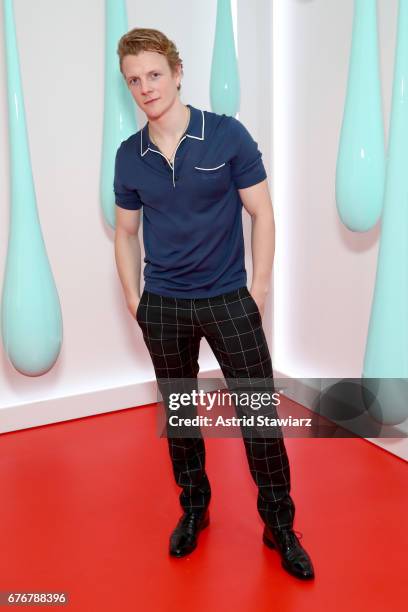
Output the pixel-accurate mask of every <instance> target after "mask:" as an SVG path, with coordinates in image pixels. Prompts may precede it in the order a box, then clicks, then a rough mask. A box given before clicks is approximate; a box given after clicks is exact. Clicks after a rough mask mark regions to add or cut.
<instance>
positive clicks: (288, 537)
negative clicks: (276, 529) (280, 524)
mask: <svg viewBox="0 0 408 612" xmlns="http://www.w3.org/2000/svg"><path fill="white" fill-rule="evenodd" d="M284 534H285V546H287V547H288V548H292V546H293V545H297V544H298V543H299V540H301V539H302V538H303V533H302V532H301V531H296V530H295V529H288V530H285V532H284Z"/></svg>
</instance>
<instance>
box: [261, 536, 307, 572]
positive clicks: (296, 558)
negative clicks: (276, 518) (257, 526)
mask: <svg viewBox="0 0 408 612" xmlns="http://www.w3.org/2000/svg"><path fill="white" fill-rule="evenodd" d="M300 535H301V534H300ZM262 539H263V541H264V543H265V544H266V545H267V546H269V548H276V549H277V550H278V552H279V554H280V555H281V557H282V567H283V568H284V569H285V570H286V571H288V572H289V573H290V574H292V575H293V576H296V578H303V579H305V580H306V579H310V578H314V569H313V565H312V561H311V559H310V557H309V555H308V554H307V552H306V551H305V549H304V548H303V547H302V545H301V544H300V542H299V539H298V537H297V535H296V534H295V532H294V531H293V529H290V528H282V529H277V528H270V527H268V526H267V525H266V526H265V529H264V532H263V538H262Z"/></svg>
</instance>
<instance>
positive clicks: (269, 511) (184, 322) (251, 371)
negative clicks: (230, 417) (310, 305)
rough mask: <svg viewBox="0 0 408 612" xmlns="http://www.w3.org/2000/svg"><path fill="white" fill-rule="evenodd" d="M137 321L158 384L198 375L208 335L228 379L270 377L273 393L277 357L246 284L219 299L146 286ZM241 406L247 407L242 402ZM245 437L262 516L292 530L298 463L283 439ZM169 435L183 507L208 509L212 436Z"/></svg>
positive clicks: (170, 449)
mask: <svg viewBox="0 0 408 612" xmlns="http://www.w3.org/2000/svg"><path fill="white" fill-rule="evenodd" d="M136 319H137V322H138V324H139V326H140V328H141V330H142V333H143V338H144V341H145V344H146V346H147V349H148V351H149V354H150V357H151V359H152V362H153V366H154V370H155V375H156V378H157V380H158V382H159V380H160V379H161V380H163V379H166V380H167V379H172V378H177V379H195V380H197V374H198V372H199V369H200V368H199V364H198V355H199V348H200V341H201V338H202V337H205V338H206V339H207V342H208V344H209V345H210V347H211V349H212V351H213V352H214V355H215V357H216V358H217V361H218V363H219V365H220V367H221V370H222V373H223V375H224V378H225V380H226V381H227V380H228V379H239V380H241V379H250V380H253V381H256V380H264V379H268V380H269V381H270V383H271V386H272V392H273V372H272V361H271V357H270V353H269V348H268V345H267V341H266V337H265V334H264V331H263V327H262V319H261V315H260V313H259V309H258V307H257V304H256V302H255V300H254V299H253V298H252V296H251V294H250V292H249V291H248V289H247V287H246V286H244V287H240V288H239V289H236V290H234V291H231V292H229V293H225V294H222V295H217V296H215V297H211V298H191V299H190V298H189V299H186V298H177V297H167V296H161V295H157V294H155V293H151V292H149V291H146V290H145V291H143V293H142V296H141V299H140V302H139V306H138V309H137V312H136ZM249 384H250V383H249ZM159 389H160V391H161V393H162V395H163V398H164V394H163V391H164V393H165V392H166V391H165V390H162V388H161V386H160V384H159ZM273 409H274V410H275V412H274V416H275V417H277V416H278V415H277V412H276V408H275V407H273ZM236 410H237V412H240V411H239V408H238V405H237V406H236ZM269 410H271V406H269ZM247 414H248V413H247ZM237 416H241V414H238V415H237ZM242 436H243V440H244V444H245V450H246V455H247V459H248V464H249V469H250V472H251V475H252V478H253V479H254V481H255V484H256V485H257V487H258V501H257V507H258V511H259V514H260V516H261V518H262V520H263V521H264V522H265V523H266V524H267V525H269V526H271V527H283V526H289V527H292V526H293V520H294V514H295V505H294V502H293V500H292V498H291V496H290V468H289V460H288V456H287V453H286V448H285V444H284V440H283V436H282V435H280V436H276V437H262V436H259V435H257V436H255V435H251V433H250V432H248V428H247V429H246V430H245V432H244V430H242ZM167 440H168V445H169V451H170V457H171V461H172V465H173V472H174V476H175V479H176V483H177V484H178V485H179V486H180V487H181V489H182V491H181V494H180V503H181V506H182V508H183V509H184V510H190V509H196V510H200V509H204V508H206V506H207V505H208V504H209V501H210V497H211V487H210V483H209V480H208V477H207V474H206V471H205V445H204V439H203V438H202V437H201V436H199V437H185V438H184V437H181V438H177V437H176V438H175V437H167Z"/></svg>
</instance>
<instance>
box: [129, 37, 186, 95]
mask: <svg viewBox="0 0 408 612" xmlns="http://www.w3.org/2000/svg"><path fill="white" fill-rule="evenodd" d="M141 51H155V52H156V53H161V55H164V56H165V57H166V59H167V63H168V65H169V67H170V70H171V72H172V74H174V73H175V71H176V68H177V66H181V73H182V74H183V62H182V60H181V58H180V57H179V53H178V51H177V47H176V45H175V44H174V43H173V41H171V40H169V39H168V38H167V36H166V35H165V34H163V32H160V30H154V29H151V28H133V30H130V31H129V32H127V33H126V34H124V35H123V36H122V38H121V39H120V40H119V43H118V49H117V53H118V55H119V66H120V71H121V72H122V74H123V71H122V62H123V58H124V57H125V55H138V54H139V53H140V52H141ZM177 89H181V85H179V86H178V88H177Z"/></svg>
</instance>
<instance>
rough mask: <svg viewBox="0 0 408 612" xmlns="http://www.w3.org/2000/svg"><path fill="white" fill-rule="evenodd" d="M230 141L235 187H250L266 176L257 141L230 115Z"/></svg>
mask: <svg viewBox="0 0 408 612" xmlns="http://www.w3.org/2000/svg"><path fill="white" fill-rule="evenodd" d="M231 120H232V121H231V128H230V129H231V135H230V138H231V142H232V144H233V157H232V159H231V173H232V179H233V181H234V183H235V186H236V187H237V189H245V188H246V187H252V185H256V184H257V183H260V182H261V181H263V180H265V179H266V177H267V174H266V170H265V167H264V164H263V161H262V153H261V151H260V150H259V149H258V143H257V142H255V140H254V139H253V138H252V136H251V134H250V133H249V132H248V130H247V129H246V127H245V126H244V125H243V124H242V123H241V122H240V121H238V119H235V117H231Z"/></svg>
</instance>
